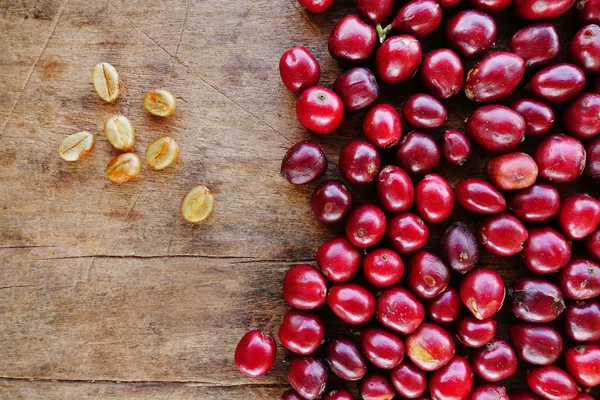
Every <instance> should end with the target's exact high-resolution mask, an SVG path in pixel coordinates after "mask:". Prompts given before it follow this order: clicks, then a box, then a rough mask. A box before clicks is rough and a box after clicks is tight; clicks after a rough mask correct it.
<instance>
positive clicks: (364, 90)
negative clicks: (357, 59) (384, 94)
mask: <svg viewBox="0 0 600 400" xmlns="http://www.w3.org/2000/svg"><path fill="white" fill-rule="evenodd" d="M333 91H334V92H336V93H337V94H338V95H339V96H340V98H341V99H342V103H344V109H345V110H346V111H359V110H363V109H365V108H368V107H370V106H371V105H373V103H375V101H376V100H377V97H379V86H377V79H376V78H375V75H373V73H372V72H371V71H370V70H369V69H368V68H362V67H357V68H352V69H350V70H348V71H346V72H344V73H343V74H342V75H340V76H339V77H338V78H337V79H336V80H335V82H333Z"/></svg>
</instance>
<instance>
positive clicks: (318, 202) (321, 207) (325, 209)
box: [310, 179, 352, 224]
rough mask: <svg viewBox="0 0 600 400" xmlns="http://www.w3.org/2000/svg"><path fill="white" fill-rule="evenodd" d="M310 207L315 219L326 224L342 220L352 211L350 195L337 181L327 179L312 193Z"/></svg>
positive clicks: (340, 182)
mask: <svg viewBox="0 0 600 400" xmlns="http://www.w3.org/2000/svg"><path fill="white" fill-rule="evenodd" d="M310 207H311V208H312V212H313V215H314V216H315V218H316V219H317V220H319V221H321V222H324V223H326V224H333V223H336V222H340V221H341V220H343V219H344V218H345V217H346V216H347V215H348V214H349V213H350V210H351V209H352V194H351V193H350V190H348V188H347V187H346V185H344V184H343V183H342V181H340V180H338V179H327V180H325V181H323V182H321V184H320V185H319V186H317V188H316V189H315V191H314V192H313V194H312V196H311V198H310Z"/></svg>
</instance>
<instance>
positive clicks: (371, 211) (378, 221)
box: [346, 204, 386, 247]
mask: <svg viewBox="0 0 600 400" xmlns="http://www.w3.org/2000/svg"><path fill="white" fill-rule="evenodd" d="M385 228H386V221H385V214H384V213H383V211H381V209H380V208H379V207H377V206H376V205H374V204H363V205H360V206H358V207H356V208H355V209H354V211H352V214H350V217H349V218H348V222H347V223H346V236H348V240H350V241H351V242H352V244H354V245H355V246H358V247H370V246H373V245H375V244H377V242H379V240H381V238H382V237H383V235H384V234H385Z"/></svg>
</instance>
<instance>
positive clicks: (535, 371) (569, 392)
mask: <svg viewBox="0 0 600 400" xmlns="http://www.w3.org/2000/svg"><path fill="white" fill-rule="evenodd" d="M526 380H527V386H529V389H531V390H532V391H533V392H534V393H536V394H537V395H539V396H541V397H542V398H544V399H548V400H573V399H575V397H577V394H578V393H579V388H578V387H577V383H576V382H575V381H574V380H573V378H571V376H569V374H568V373H567V372H565V371H564V370H562V369H560V368H558V367H556V366H554V365H549V366H546V367H536V368H532V369H531V370H529V372H528V373H527V377H526Z"/></svg>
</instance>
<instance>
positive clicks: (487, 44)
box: [446, 10, 497, 58]
mask: <svg viewBox="0 0 600 400" xmlns="http://www.w3.org/2000/svg"><path fill="white" fill-rule="evenodd" d="M496 31H497V29H496V22H494V19H493V18H492V17H490V16H489V15H487V14H485V13H482V12H480V11H475V10H464V11H460V12H458V13H457V14H456V15H454V16H453V17H452V18H450V20H449V21H448V24H447V25H446V41H447V42H448V45H449V46H450V47H451V48H452V49H453V50H454V51H456V52H457V53H458V54H459V55H460V56H461V57H464V58H475V57H478V56H480V55H482V54H484V53H485V52H487V51H488V50H490V49H491V48H492V47H494V42H495V41H496Z"/></svg>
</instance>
